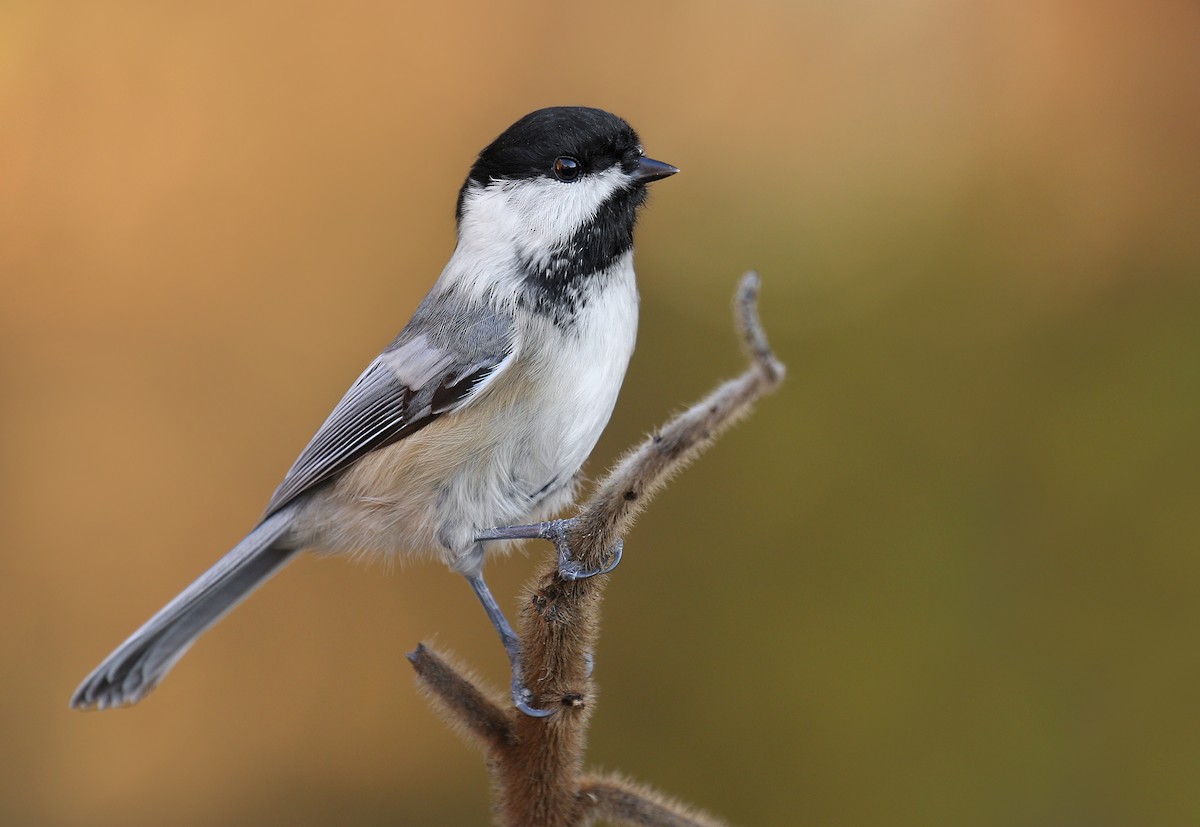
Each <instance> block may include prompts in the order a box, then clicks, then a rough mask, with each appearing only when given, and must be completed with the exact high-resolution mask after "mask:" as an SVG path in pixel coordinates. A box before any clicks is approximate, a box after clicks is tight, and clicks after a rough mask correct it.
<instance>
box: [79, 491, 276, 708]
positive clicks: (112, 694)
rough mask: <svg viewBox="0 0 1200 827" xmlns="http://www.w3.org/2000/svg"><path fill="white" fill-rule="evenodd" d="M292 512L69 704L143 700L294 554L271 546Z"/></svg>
mask: <svg viewBox="0 0 1200 827" xmlns="http://www.w3.org/2000/svg"><path fill="white" fill-rule="evenodd" d="M293 513H294V508H284V509H282V510H281V511H279V512H277V513H275V514H272V515H271V516H269V517H267V519H265V520H263V521H262V522H261V523H260V524H259V525H258V527H257V528H255V529H254V530H253V531H251V532H250V533H249V534H248V535H246V538H245V539H244V540H242V541H241V542H240V543H238V544H237V546H236V547H234V549H233V550H232V551H230V552H229V553H228V554H226V555H225V556H224V557H222V558H221V559H220V560H218V561H217V563H216V565H214V566H213V567H212V568H211V569H209V570H208V571H206V572H205V573H204V574H202V575H200V577H199V579H197V580H196V582H194V583H192V585H190V586H188V587H187V588H186V589H184V590H183V592H182V593H180V594H179V595H178V596H177V597H176V598H175V599H174V600H172V601H171V602H170V603H168V604H167V605H166V606H163V607H162V609H160V610H159V612H158V613H157V614H156V615H154V617H152V618H150V619H149V620H148V621H146V623H145V625H144V626H142V628H140V629H138V630H137V631H136V632H134V633H133V634H132V635H131V636H130V637H129V639H128V640H127V641H125V642H124V643H122V644H121V645H120V646H118V647H117V649H116V650H115V651H114V652H113V653H112V654H111V655H109V656H108V657H107V658H105V659H104V661H103V663H101V664H100V665H99V666H97V667H96V668H95V669H94V670H93V671H92V674H90V675H88V676H87V678H85V679H84V681H83V683H81V684H80V685H79V688H78V689H76V690H75V694H74V695H72V696H71V706H73V707H75V708H76V709H88V708H91V707H95V708H97V709H108V708H109V707H114V706H122V705H124V704H132V703H137V702H138V701H140V700H141V699H142V698H144V697H146V695H148V694H149V693H150V690H152V689H153V688H154V687H155V685H157V684H158V682H159V681H160V680H161V679H162V677H163V676H164V675H166V674H167V672H169V671H170V669H171V667H172V666H174V665H175V662H176V661H177V660H179V659H180V658H181V657H183V654H184V653H185V652H186V651H187V650H188V647H190V646H191V645H192V643H193V642H194V641H195V640H196V638H198V637H200V635H201V634H202V633H203V632H204V631H205V630H206V629H208V627H210V626H212V625H213V624H214V623H216V622H217V621H218V620H220V619H221V618H222V617H224V616H225V613H226V612H228V611H229V610H230V609H232V608H233V607H234V606H236V605H237V604H238V603H240V602H241V601H242V599H243V598H245V597H246V596H247V595H249V594H250V592H252V591H254V590H255V589H256V588H258V587H259V586H261V585H262V584H263V583H265V582H266V581H267V580H268V579H269V578H270V577H271V575H273V574H274V573H275V572H277V571H278V570H279V569H280V568H281V567H282V566H283V564H284V563H286V562H287V561H288V560H290V559H291V558H292V556H293V555H294V554H295V553H296V549H290V548H281V547H279V546H278V545H276V541H278V540H279V539H280V537H282V536H283V534H284V532H285V531H286V530H287V527H288V525H289V524H290V523H291V521H292V516H293Z"/></svg>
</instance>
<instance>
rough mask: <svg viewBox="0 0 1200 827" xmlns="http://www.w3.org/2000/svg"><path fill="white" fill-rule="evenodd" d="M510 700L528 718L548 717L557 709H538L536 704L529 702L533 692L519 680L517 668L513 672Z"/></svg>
mask: <svg viewBox="0 0 1200 827" xmlns="http://www.w3.org/2000/svg"><path fill="white" fill-rule="evenodd" d="M512 700H513V706H515V707H516V708H517V709H519V710H521V711H522V712H524V713H525V714H526V715H528V716H529V717H530V718H548V717H550V716H551V715H553V714H554V713H555V712H557V711H558V710H557V709H538V708H537V707H536V706H532V705H531V704H530V702H531V701H532V700H533V693H532V692H530V691H529V688H528V687H527V686H525V682H524V681H523V680H521V676H520V674H519V670H518V671H517V672H514V673H513V679H512Z"/></svg>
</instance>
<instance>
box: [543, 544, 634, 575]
mask: <svg viewBox="0 0 1200 827" xmlns="http://www.w3.org/2000/svg"><path fill="white" fill-rule="evenodd" d="M554 545H555V546H556V547H558V575H559V577H561V578H562V579H563V580H586V579H587V578H589V577H595V576H596V575H597V574H608V573H609V572H610V571H612V570H613V569H615V568H616V567H617V564H618V563H620V562H621V555H623V554H624V553H625V543H624V542H623V541H621V540H617V542H615V543H613V547H612V548H611V549H610V550H609V553H610V554H612V560H610V561H609V562H608V564H607V565H604V566H601V567H600V568H598V569H592V570H591V571H583V570H581V569H580V568H579V564H578V563H577V562H575V561H574V560H573V559H571V549H570V547H569V546H567V544H566V543H565V542H564V543H563V545H562V546H559V545H558V543H557V542H556V543H555V544H554Z"/></svg>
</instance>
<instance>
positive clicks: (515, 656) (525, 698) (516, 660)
mask: <svg viewBox="0 0 1200 827" xmlns="http://www.w3.org/2000/svg"><path fill="white" fill-rule="evenodd" d="M466 577H467V582H468V583H470V584H471V588H472V589H474V590H475V596H476V597H478V598H479V602H480V603H482V604H483V610H484V611H485V612H487V616H488V620H490V621H492V625H493V626H495V627H496V631H497V632H499V633H500V642H501V643H503V644H504V651H505V652H507V653H508V662H509V664H510V666H511V667H512V699H513V705H515V706H516V707H517V709H519V710H521V711H522V712H524V713H525V714H526V715H529V716H530V717H533V718H544V717H546V716H547V715H553V714H554V710H553V709H538V708H536V707H534V706H532V705H531V704H530V701H532V700H533V693H532V692H530V691H529V687H527V686H526V685H525V670H524V669H523V668H522V666H521V642H520V641H519V640H517V635H516V633H515V632H513V628H512V626H510V625H508V618H506V617H505V616H504V612H502V611H500V606H499V605H498V604H497V603H496V598H494V597H492V592H491V589H489V588H488V587H487V583H485V582H484V580H483V574H482V572H477V573H475V574H468V575H466Z"/></svg>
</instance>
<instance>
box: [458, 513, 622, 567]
mask: <svg viewBox="0 0 1200 827" xmlns="http://www.w3.org/2000/svg"><path fill="white" fill-rule="evenodd" d="M573 522H574V519H573V518H572V519H569V520H548V521H547V522H544V523H534V524H533V525H513V526H504V527H502V528H490V529H488V530H487V531H484V532H481V533H480V534H479V536H478V537H476V538H475V539H476V540H480V541H482V540H532V539H537V540H549V541H550V542H552V543H554V549H555V551H557V552H558V574H559V576H560V577H562V579H563V580H585V579H587V578H589V577H595V576H596V575H598V574H608V573H609V572H611V571H612V570H613V569H615V568H616V567H617V564H618V563H620V562H621V555H622V554H623V553H624V550H625V544H624V541H622V540H617V542H615V543H613V546H612V548H611V549H609V554H610V555H611V559H610V560H609V562H608V563H607V564H605V565H603V566H601V567H600V568H596V569H584V568H583V567H582V566H581V565H580V564H579V562H578V561H577V560H576V559H575V555H574V554H573V553H572V551H571V544H570V542H569V541H568V539H567V531H568V529H569V528H570V527H571V524H572V523H573Z"/></svg>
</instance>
